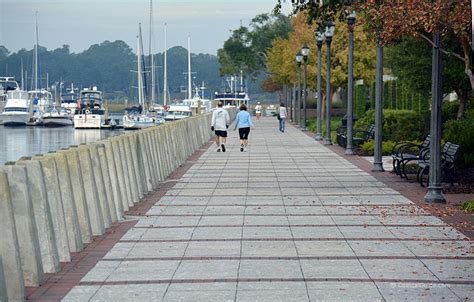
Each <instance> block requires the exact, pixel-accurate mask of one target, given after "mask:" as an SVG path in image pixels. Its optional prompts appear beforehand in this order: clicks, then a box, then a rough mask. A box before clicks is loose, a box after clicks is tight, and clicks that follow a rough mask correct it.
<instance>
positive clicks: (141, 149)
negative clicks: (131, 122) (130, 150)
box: [137, 132, 153, 193]
mask: <svg viewBox="0 0 474 302" xmlns="http://www.w3.org/2000/svg"><path fill="white" fill-rule="evenodd" d="M137 144H138V145H137V149H138V158H139V159H138V161H139V162H140V169H141V172H142V174H144V175H145V188H146V190H145V191H146V192H147V193H148V192H151V191H153V183H152V180H151V175H150V173H151V172H150V166H149V165H147V162H148V157H149V154H147V148H146V145H145V135H144V134H143V133H142V132H141V133H139V134H138V143H137Z"/></svg>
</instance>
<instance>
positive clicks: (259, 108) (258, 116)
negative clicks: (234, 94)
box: [255, 102, 262, 120]
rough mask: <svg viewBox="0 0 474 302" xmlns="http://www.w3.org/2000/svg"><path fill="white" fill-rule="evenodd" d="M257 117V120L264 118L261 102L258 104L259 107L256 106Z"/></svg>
mask: <svg viewBox="0 0 474 302" xmlns="http://www.w3.org/2000/svg"><path fill="white" fill-rule="evenodd" d="M255 115H256V116H257V120H259V119H260V117H261V116H262V105H260V102H257V105H256V106H255Z"/></svg>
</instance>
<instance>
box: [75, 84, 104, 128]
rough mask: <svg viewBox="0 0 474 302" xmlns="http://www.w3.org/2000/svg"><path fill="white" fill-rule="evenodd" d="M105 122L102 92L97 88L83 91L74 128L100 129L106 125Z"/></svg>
mask: <svg viewBox="0 0 474 302" xmlns="http://www.w3.org/2000/svg"><path fill="white" fill-rule="evenodd" d="M105 120H106V119H105V109H104V107H103V97H102V91H99V90H97V87H95V86H94V87H93V88H92V89H89V88H86V89H84V90H82V91H81V92H80V95H79V100H78V108H76V111H75V114H74V128H75V129H100V128H102V127H103V126H104V125H105Z"/></svg>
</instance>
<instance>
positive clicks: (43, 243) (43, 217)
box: [17, 157, 61, 273]
mask: <svg viewBox="0 0 474 302" xmlns="http://www.w3.org/2000/svg"><path fill="white" fill-rule="evenodd" d="M29 159H30V158H27V157H22V158H21V159H20V160H19V161H17V164H18V165H24V166H25V167H26V172H27V174H28V186H29V187H30V190H31V201H32V204H33V211H34V216H35V222H36V229H37V231H38V241H39V246H40V252H41V261H42V263H43V270H44V272H45V273H56V272H59V270H60V269H61V267H60V265H59V255H58V248H57V246H56V238H55V235H54V227H53V218H52V217H51V210H50V208H49V203H48V192H47V189H46V184H45V181H44V174H43V169H42V167H41V163H40V162H39V161H37V160H29Z"/></svg>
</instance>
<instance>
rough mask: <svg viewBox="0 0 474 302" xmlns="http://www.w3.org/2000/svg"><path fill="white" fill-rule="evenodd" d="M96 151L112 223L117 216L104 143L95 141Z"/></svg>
mask: <svg viewBox="0 0 474 302" xmlns="http://www.w3.org/2000/svg"><path fill="white" fill-rule="evenodd" d="M96 145H97V152H98V155H99V162H100V169H101V171H102V176H103V178H104V187H105V193H106V194H105V195H106V197H107V200H106V203H107V208H108V210H109V213H110V214H109V215H110V220H111V222H112V223H114V222H116V221H117V220H118V218H117V209H116V208H115V202H114V200H113V198H114V196H113V194H114V193H113V192H112V181H111V178H110V173H109V166H108V163H107V161H108V160H107V154H106V153H105V145H104V144H101V143H97V144H96Z"/></svg>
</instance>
